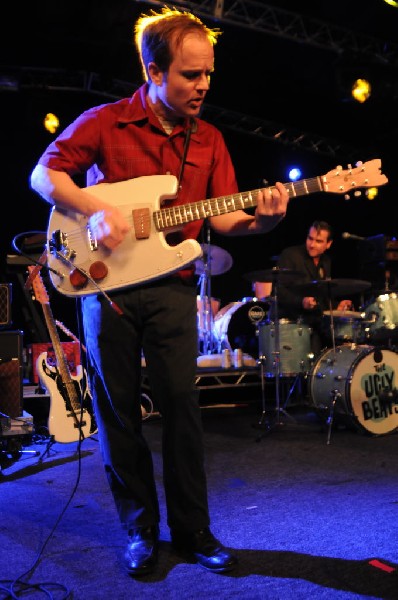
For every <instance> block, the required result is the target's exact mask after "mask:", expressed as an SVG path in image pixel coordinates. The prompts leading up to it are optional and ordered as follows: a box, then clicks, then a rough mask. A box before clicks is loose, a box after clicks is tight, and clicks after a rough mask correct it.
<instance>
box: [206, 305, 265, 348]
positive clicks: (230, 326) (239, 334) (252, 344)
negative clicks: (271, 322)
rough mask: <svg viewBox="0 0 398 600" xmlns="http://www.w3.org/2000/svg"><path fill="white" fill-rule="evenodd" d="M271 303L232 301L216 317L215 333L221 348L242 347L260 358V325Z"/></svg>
mask: <svg viewBox="0 0 398 600" xmlns="http://www.w3.org/2000/svg"><path fill="white" fill-rule="evenodd" d="M268 309H269V304H268V303H266V302H255V301H253V300H251V301H249V300H245V301H244V302H231V303H230V304H227V305H226V306H224V307H223V308H222V309H221V310H220V311H219V312H218V313H217V314H216V316H215V317H214V335H215V338H216V339H217V340H218V344H219V347H220V348H228V349H229V350H231V351H233V350H235V348H241V349H242V351H243V352H244V353H246V354H249V355H250V356H252V357H253V358H258V327H259V323H261V322H262V321H264V320H265V319H266V318H267V314H268Z"/></svg>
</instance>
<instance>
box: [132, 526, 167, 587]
mask: <svg viewBox="0 0 398 600" xmlns="http://www.w3.org/2000/svg"><path fill="white" fill-rule="evenodd" d="M158 546H159V528H158V527H156V526H154V527H138V528H137V529H131V530H130V531H129V542H128V544H127V548H126V552H125V554H124V560H125V565H126V569H127V572H128V573H129V574H130V575H146V574H147V573H152V571H153V569H154V567H155V566H156V563H157V560H158Z"/></svg>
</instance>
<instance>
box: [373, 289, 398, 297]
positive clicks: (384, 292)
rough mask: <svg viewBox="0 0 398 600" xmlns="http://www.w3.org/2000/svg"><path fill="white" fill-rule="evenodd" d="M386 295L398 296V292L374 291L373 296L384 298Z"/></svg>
mask: <svg viewBox="0 0 398 600" xmlns="http://www.w3.org/2000/svg"><path fill="white" fill-rule="evenodd" d="M385 294H387V295H388V294H398V290H390V289H384V290H374V292H373V295H374V296H384V295H385Z"/></svg>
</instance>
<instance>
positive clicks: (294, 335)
mask: <svg viewBox="0 0 398 600" xmlns="http://www.w3.org/2000/svg"><path fill="white" fill-rule="evenodd" d="M311 331H312V330H311V328H310V327H309V326H308V325H304V324H303V323H301V322H299V321H297V322H294V321H289V320H288V319H279V374H280V375H281V376H282V377H294V376H296V375H299V374H300V373H308V371H309V370H310V367H311V359H312V354H311ZM259 348H260V356H262V357H263V361H264V365H265V367H264V376H265V377H275V373H276V363H275V323H274V322H272V321H269V322H266V323H262V324H261V325H260V331H259Z"/></svg>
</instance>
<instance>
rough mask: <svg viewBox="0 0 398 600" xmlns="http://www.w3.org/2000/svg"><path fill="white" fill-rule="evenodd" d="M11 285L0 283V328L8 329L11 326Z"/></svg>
mask: <svg viewBox="0 0 398 600" xmlns="http://www.w3.org/2000/svg"><path fill="white" fill-rule="evenodd" d="M11 300H12V285H11V283H0V327H9V325H10V324H11Z"/></svg>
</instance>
